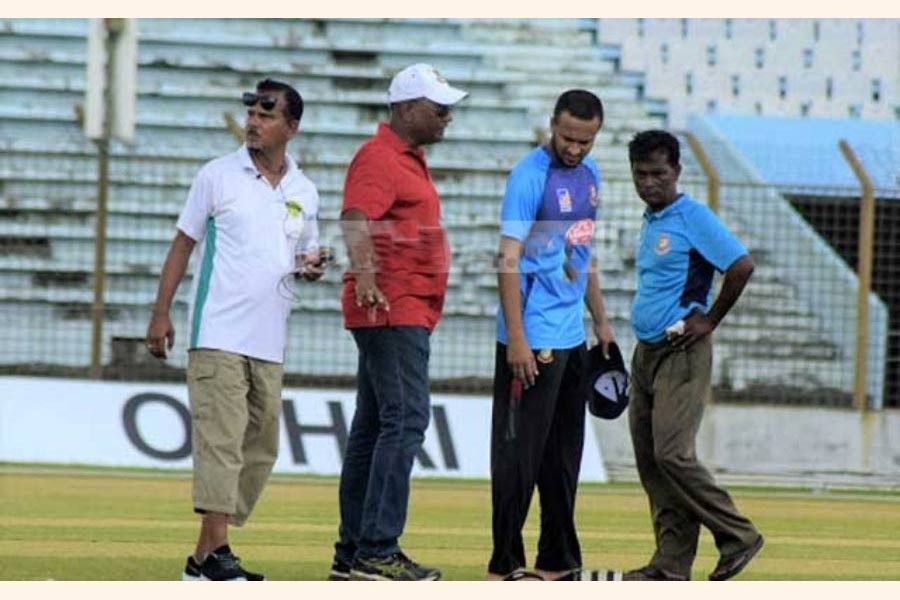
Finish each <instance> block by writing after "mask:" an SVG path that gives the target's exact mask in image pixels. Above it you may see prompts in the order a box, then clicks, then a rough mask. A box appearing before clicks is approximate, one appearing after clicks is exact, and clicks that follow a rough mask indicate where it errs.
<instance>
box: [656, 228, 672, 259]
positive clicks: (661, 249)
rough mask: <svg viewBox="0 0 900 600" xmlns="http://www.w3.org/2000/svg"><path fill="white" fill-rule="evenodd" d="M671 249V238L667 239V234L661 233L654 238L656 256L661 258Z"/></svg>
mask: <svg viewBox="0 0 900 600" xmlns="http://www.w3.org/2000/svg"><path fill="white" fill-rule="evenodd" d="M671 249H672V238H670V237H669V234H668V233H661V234H659V237H658V238H656V248H655V250H656V254H657V255H658V256H663V255H665V254H668V253H669V250H671Z"/></svg>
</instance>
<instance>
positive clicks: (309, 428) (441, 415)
mask: <svg viewBox="0 0 900 600" xmlns="http://www.w3.org/2000/svg"><path fill="white" fill-rule="evenodd" d="M0 388H2V389H3V390H4V394H3V396H2V397H0V414H2V415H3V419H2V421H0V462H14V463H52V464H70V465H75V464H77V465H91V466H112V467H142V468H157V469H189V468H191V440H190V413H189V410H188V403H187V387H186V386H185V385H179V384H162V383H109V382H87V381H78V380H71V379H48V378H26V377H0ZM282 398H283V408H284V410H283V414H282V427H281V442H280V450H279V457H278V461H277V462H276V464H275V469H274V470H275V472H276V473H298V474H316V475H337V474H339V473H340V470H341V461H342V456H343V451H344V449H345V448H346V443H347V433H348V432H349V429H350V423H351V420H352V418H353V410H354V406H355V403H356V392H355V391H351V390H320V389H288V388H286V389H284V391H283V393H282ZM490 427H491V403H490V401H488V400H487V399H486V398H481V397H473V396H455V395H446V394H434V395H433V396H432V418H431V422H430V424H429V428H428V431H427V432H426V433H425V443H424V445H423V448H422V451H420V453H419V455H418V457H417V460H416V461H415V463H414V467H413V475H415V476H418V477H451V478H476V479H485V478H488V477H489V476H490V435H491V433H490ZM592 432H593V430H592V429H590V428H589V427H588V431H587V435H586V436H585V452H584V459H583V461H582V467H581V478H582V480H583V481H593V482H603V481H606V480H607V476H606V471H605V469H604V466H603V460H602V457H601V454H600V448H599V446H598V444H597V440H596V439H595V438H594V436H593V435H592Z"/></svg>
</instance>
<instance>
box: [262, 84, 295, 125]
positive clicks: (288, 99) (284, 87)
mask: <svg viewBox="0 0 900 600" xmlns="http://www.w3.org/2000/svg"><path fill="white" fill-rule="evenodd" d="M256 92H257V93H259V92H281V93H282V94H284V102H285V104H287V113H286V116H287V117H289V118H290V119H296V120H297V121H299V120H300V118H301V117H303V98H302V97H301V96H300V92H298V91H297V90H295V89H294V88H293V87H291V86H290V85H288V84H286V83H284V82H282V81H276V80H274V79H269V78H266V79H263V80H262V81H260V82H259V83H257V84H256Z"/></svg>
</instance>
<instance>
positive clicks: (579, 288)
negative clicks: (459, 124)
mask: <svg viewBox="0 0 900 600" xmlns="http://www.w3.org/2000/svg"><path fill="white" fill-rule="evenodd" d="M599 190H600V171H599V169H598V168H597V163H595V162H594V160H593V159H592V158H591V157H589V156H588V157H586V158H585V159H584V160H583V161H581V163H579V164H578V165H576V166H574V167H567V166H565V165H564V164H562V163H561V162H559V161H558V160H557V159H556V158H555V157H554V156H552V155H551V153H550V152H549V151H548V150H547V149H546V148H543V147H540V148H535V149H534V150H533V151H531V152H530V153H528V154H527V155H526V156H525V157H524V158H523V159H522V160H521V161H519V163H518V164H516V166H515V167H514V168H513V170H512V172H511V173H510V175H509V178H508V179H507V182H506V194H505V196H504V198H503V206H502V208H501V212H500V220H501V225H500V234H501V235H503V236H506V237H510V238H514V239H516V240H519V241H520V242H522V243H523V244H524V245H525V251H524V253H523V255H522V258H521V260H520V261H519V271H520V277H521V287H520V289H521V293H522V310H523V314H522V320H523V323H524V326H525V336H526V338H527V339H528V344H529V346H531V348H532V349H534V350H543V349H553V348H573V347H575V346H577V345H579V344H581V343H583V342H584V340H585V334H584V295H585V290H586V289H587V273H588V268H589V266H590V260H591V245H592V241H593V237H594V220H595V219H596V216H597V205H598V202H599V197H600V196H599V193H600V192H599ZM497 340H498V341H499V342H501V343H503V344H507V343H509V338H508V333H507V329H506V319H504V316H503V307H502V306H500V307H499V308H498V310H497Z"/></svg>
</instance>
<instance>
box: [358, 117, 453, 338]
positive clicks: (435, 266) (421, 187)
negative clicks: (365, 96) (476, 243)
mask: <svg viewBox="0 0 900 600" xmlns="http://www.w3.org/2000/svg"><path fill="white" fill-rule="evenodd" d="M352 208H356V209H358V210H360V211H362V212H363V214H365V215H366V217H368V219H369V228H370V230H371V232H372V243H373V246H374V250H375V267H376V275H375V281H376V284H377V285H378V288H379V289H380V290H381V291H382V293H384V295H385V296H386V297H387V299H388V302H389V303H390V311H389V312H388V311H385V310H378V311H377V313H376V318H375V320H374V322H373V321H370V320H369V309H368V307H366V306H362V307H358V306H356V291H355V290H356V287H355V286H356V280H355V277H354V275H353V273H351V272H350V270H348V271H347V272H346V273H344V289H343V293H342V295H341V304H342V307H343V313H344V326H345V327H346V328H347V329H355V328H359V327H384V326H395V325H412V326H422V327H427V328H428V330H429V331H431V330H433V329H434V327H435V326H436V325H437V323H438V321H439V320H440V317H441V310H442V309H443V306H444V296H445V294H446V292H447V277H448V273H449V270H450V246H449V244H448V242H447V235H446V232H445V231H444V229H443V227H441V203H440V198H439V197H438V193H437V190H436V189H435V187H434V182H433V181H432V180H431V174H430V173H429V172H428V165H427V164H426V162H425V152H424V151H423V150H422V149H421V148H416V149H413V148H411V147H410V146H409V145H408V144H407V143H406V142H404V141H403V140H402V139H401V138H400V137H399V136H398V135H397V134H396V133H394V131H393V130H392V129H391V128H390V126H389V125H388V124H387V123H380V124H379V125H378V133H377V134H376V135H375V136H374V137H373V138H371V139H369V140H368V141H367V142H366V143H365V144H363V146H362V147H361V148H360V149H359V151H358V152H357V153H356V156H355V157H354V158H353V161H352V162H351V163H350V168H349V169H348V170H347V179H346V181H345V182H344V204H343V211H347V210H350V209H352Z"/></svg>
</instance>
